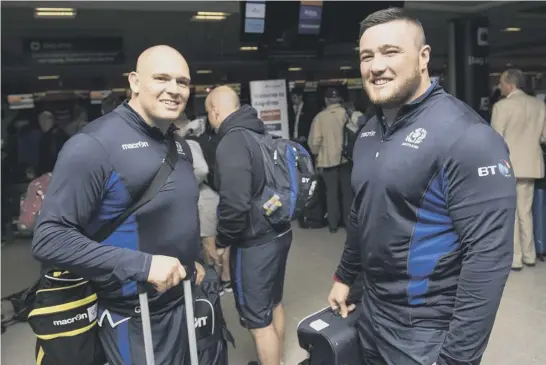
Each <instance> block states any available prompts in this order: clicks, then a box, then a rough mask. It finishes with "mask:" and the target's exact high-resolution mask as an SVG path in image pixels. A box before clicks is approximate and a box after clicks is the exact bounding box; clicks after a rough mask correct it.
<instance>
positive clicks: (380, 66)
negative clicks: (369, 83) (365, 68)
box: [370, 55, 387, 74]
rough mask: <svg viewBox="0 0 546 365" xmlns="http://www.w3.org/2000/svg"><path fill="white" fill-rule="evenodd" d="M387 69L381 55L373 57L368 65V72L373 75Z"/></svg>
mask: <svg viewBox="0 0 546 365" xmlns="http://www.w3.org/2000/svg"><path fill="white" fill-rule="evenodd" d="M386 69H387V62H386V60H385V58H384V57H383V56H381V55H379V56H375V57H374V58H373V60H372V61H371V64H370V71H371V72H372V73H374V74H380V73H383V72H385V70H386Z"/></svg>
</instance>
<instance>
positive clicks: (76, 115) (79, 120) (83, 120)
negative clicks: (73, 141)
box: [64, 103, 89, 137]
mask: <svg viewBox="0 0 546 365" xmlns="http://www.w3.org/2000/svg"><path fill="white" fill-rule="evenodd" d="M72 116H73V117H72V121H71V122H70V123H68V124H67V125H66V126H65V127H64V131H65V133H66V134H67V135H68V137H72V136H73V135H75V134H76V133H78V132H79V131H80V129H82V128H83V127H85V126H86V125H87V123H88V122H89V118H88V115H87V110H85V107H84V106H83V105H81V104H79V103H77V104H76V105H74V108H73V112H72Z"/></svg>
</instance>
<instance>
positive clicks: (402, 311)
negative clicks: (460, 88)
mask: <svg viewBox="0 0 546 365" xmlns="http://www.w3.org/2000/svg"><path fill="white" fill-rule="evenodd" d="M430 51H431V49H430V46H428V45H427V44H426V42H425V37H424V31H423V28H422V26H421V23H420V22H419V21H418V20H417V19H415V18H413V17H412V16H410V15H409V14H407V13H405V11H404V10H403V9H399V8H389V9H385V10H380V11H378V12H375V13H373V14H370V15H369V16H368V17H367V18H366V19H365V20H364V21H363V22H362V23H361V32H360V71H361V73H362V80H363V86H364V89H365V91H366V93H367V94H368V96H369V98H370V100H371V101H372V103H373V104H374V106H375V108H376V111H377V115H376V116H374V117H373V118H371V119H370V120H369V121H368V122H367V123H366V124H365V125H364V126H362V128H361V131H360V133H359V138H358V139H357V141H356V143H355V146H354V151H353V170H352V177H351V183H352V186H353V191H354V192H355V199H354V201H353V206H352V209H351V214H350V216H349V220H348V225H347V237H346V241H345V248H344V250H343V254H342V257H341V260H340V263H339V265H338V268H337V270H336V272H335V277H334V284H333V287H332V290H331V293H330V295H329V298H328V301H329V302H330V305H331V307H332V309H334V310H340V312H341V315H342V317H346V316H347V314H348V312H349V311H350V310H352V309H354V308H355V303H347V296H348V294H349V290H350V287H351V285H352V284H353V283H354V281H355V279H356V278H357V277H358V276H359V274H361V277H362V284H361V285H362V289H363V297H362V300H361V302H360V303H359V307H360V309H361V316H360V320H359V323H358V334H359V341H360V345H361V350H362V351H361V353H362V354H363V359H362V361H361V362H360V363H361V364H366V365H371V364H373V365H401V364H403V365H432V364H434V363H435V364H437V365H478V364H479V363H480V362H481V358H482V356H483V353H484V351H485V348H486V346H487V342H488V339H489V335H490V333H491V330H492V328H493V323H494V321H495V315H496V313H497V309H498V307H499V303H500V300H501V297H502V292H503V289H504V285H505V283H506V280H507V278H508V275H509V273H510V267H511V264H512V251H513V239H514V216H515V209H516V180H515V178H514V172H513V171H512V168H511V164H510V162H509V161H510V159H509V155H508V148H507V146H506V144H505V142H504V140H503V139H502V137H501V136H499V135H498V133H496V132H495V131H494V130H493V129H492V128H491V127H490V126H489V125H488V124H487V123H486V122H485V121H484V120H483V119H482V118H480V116H479V115H478V114H477V113H476V112H475V111H474V110H472V108H470V107H469V106H468V105H466V104H464V103H463V102H461V101H460V100H457V99H455V98H454V97H453V96H451V95H449V94H447V93H446V92H445V91H444V90H443V89H442V87H441V86H439V85H437V84H436V83H434V82H431V80H430V77H429V72H428V63H429V60H430Z"/></svg>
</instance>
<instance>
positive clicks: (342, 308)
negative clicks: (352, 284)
mask: <svg viewBox="0 0 546 365" xmlns="http://www.w3.org/2000/svg"><path fill="white" fill-rule="evenodd" d="M349 290H350V288H349V286H348V285H345V284H342V283H338V282H337V281H336V282H335V283H334V286H333V287H332V290H331V291H330V295H329V296H328V304H330V307H331V308H332V310H333V311H334V312H336V311H339V313H340V314H341V318H347V316H348V315H349V313H351V312H352V311H354V310H355V308H356V306H355V305H354V304H351V305H349V306H347V297H349Z"/></svg>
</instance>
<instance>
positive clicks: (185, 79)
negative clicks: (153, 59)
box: [152, 73, 191, 84]
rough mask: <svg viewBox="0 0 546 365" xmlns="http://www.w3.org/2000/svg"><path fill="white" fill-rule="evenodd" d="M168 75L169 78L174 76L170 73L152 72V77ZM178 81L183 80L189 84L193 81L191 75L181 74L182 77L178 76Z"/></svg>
mask: <svg viewBox="0 0 546 365" xmlns="http://www.w3.org/2000/svg"><path fill="white" fill-rule="evenodd" d="M161 76H162V77H166V78H168V79H172V76H171V75H169V74H166V73H156V74H152V77H154V78H155V77H161ZM176 79H177V80H178V81H183V82H185V83H187V84H189V83H190V82H191V79H190V78H189V77H186V76H180V77H177V78H176Z"/></svg>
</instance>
